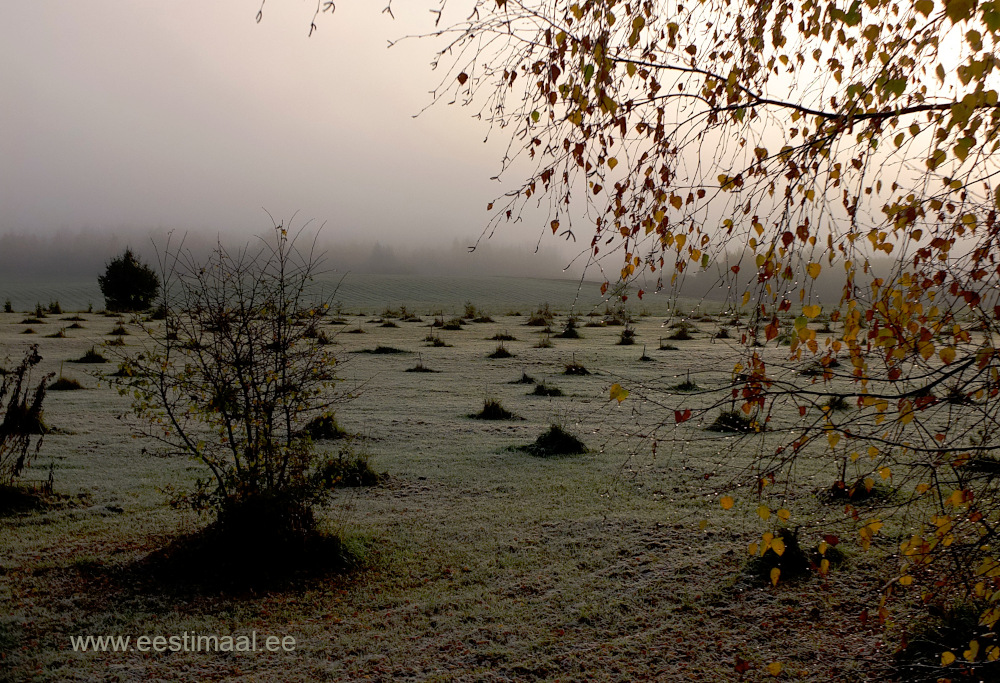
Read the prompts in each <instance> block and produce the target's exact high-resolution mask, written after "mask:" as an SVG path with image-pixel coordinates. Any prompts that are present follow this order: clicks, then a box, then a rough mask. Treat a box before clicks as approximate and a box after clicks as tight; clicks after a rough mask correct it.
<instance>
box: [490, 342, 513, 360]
mask: <svg viewBox="0 0 1000 683" xmlns="http://www.w3.org/2000/svg"><path fill="white" fill-rule="evenodd" d="M486 357H487V358H514V354H513V353H511V352H510V351H508V350H507V348H506V347H505V346H504V345H503V342H500V343H499V344H497V350H496V351H494V352H493V353H491V354H489V355H488V356H486Z"/></svg>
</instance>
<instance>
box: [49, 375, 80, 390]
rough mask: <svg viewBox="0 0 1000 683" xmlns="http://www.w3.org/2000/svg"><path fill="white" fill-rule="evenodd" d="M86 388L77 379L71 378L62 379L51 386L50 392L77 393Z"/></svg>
mask: <svg viewBox="0 0 1000 683" xmlns="http://www.w3.org/2000/svg"><path fill="white" fill-rule="evenodd" d="M84 388H86V387H84V386H83V385H82V384H80V383H79V382H78V381H76V380H75V379H70V378H69V377H60V378H59V379H57V380H56V381H55V382H53V383H52V384H50V385H49V391H77V390H79V389H84Z"/></svg>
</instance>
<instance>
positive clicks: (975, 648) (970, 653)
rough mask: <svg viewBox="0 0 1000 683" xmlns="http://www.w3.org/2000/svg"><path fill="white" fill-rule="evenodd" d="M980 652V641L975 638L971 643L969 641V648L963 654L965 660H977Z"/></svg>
mask: <svg viewBox="0 0 1000 683" xmlns="http://www.w3.org/2000/svg"><path fill="white" fill-rule="evenodd" d="M978 654H979V641H978V640H973V641H972V642H971V643H969V649H968V650H966V651H965V652H963V653H962V656H963V657H965V661H967V662H974V661H976V656H977V655H978Z"/></svg>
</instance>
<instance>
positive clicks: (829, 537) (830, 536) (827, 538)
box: [823, 534, 840, 545]
mask: <svg viewBox="0 0 1000 683" xmlns="http://www.w3.org/2000/svg"><path fill="white" fill-rule="evenodd" d="M823 540H824V541H826V542H827V543H828V544H830V545H837V544H838V543H840V538H838V537H837V536H834V535H833V534H827V535H826V536H824V537H823Z"/></svg>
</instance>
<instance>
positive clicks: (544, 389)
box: [529, 382, 563, 396]
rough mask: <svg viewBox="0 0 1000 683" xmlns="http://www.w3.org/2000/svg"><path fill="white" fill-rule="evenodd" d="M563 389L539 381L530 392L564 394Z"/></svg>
mask: <svg viewBox="0 0 1000 683" xmlns="http://www.w3.org/2000/svg"><path fill="white" fill-rule="evenodd" d="M562 395H563V392H562V389H560V388H559V387H550V386H548V385H547V384H545V383H544V382H539V383H538V384H536V385H535V389H534V390H533V391H532V392H531V393H530V394H529V396H562Z"/></svg>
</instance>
